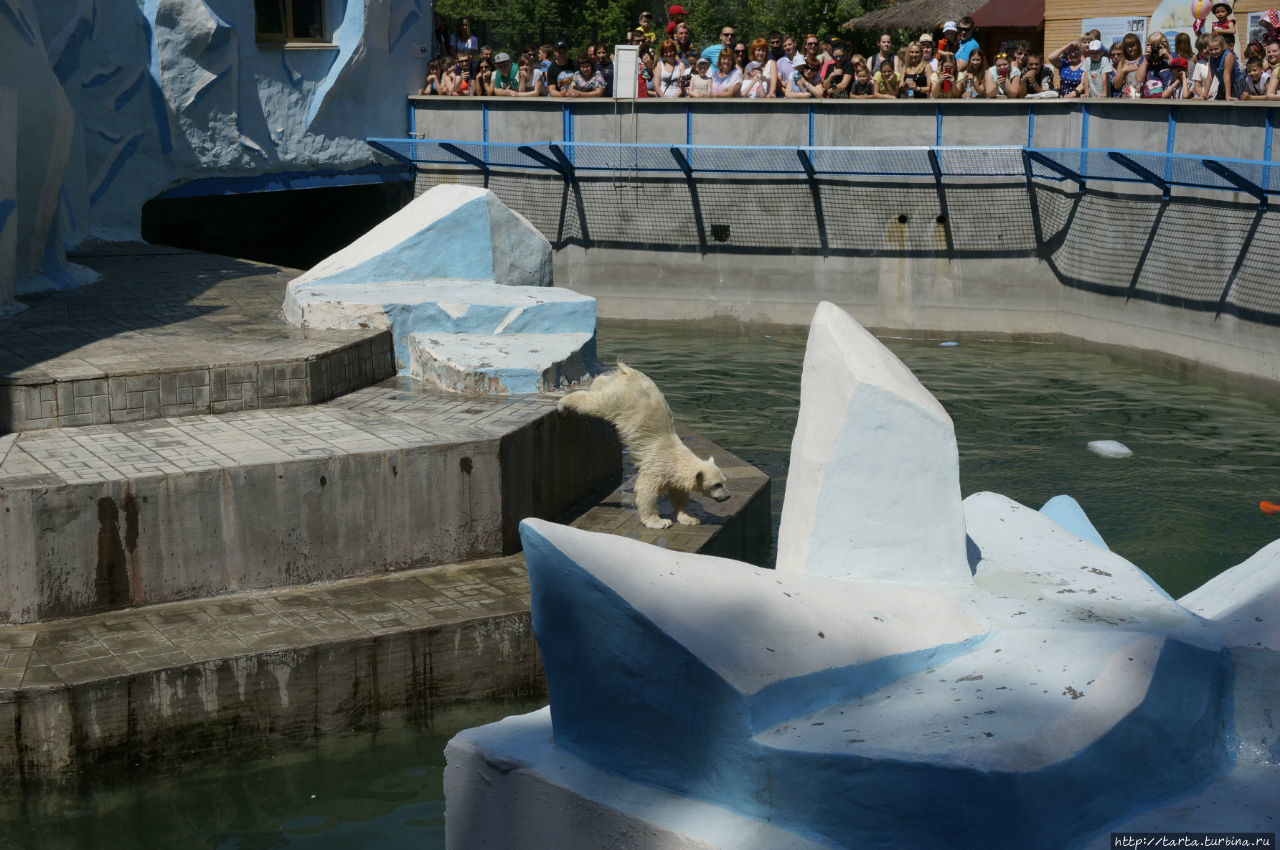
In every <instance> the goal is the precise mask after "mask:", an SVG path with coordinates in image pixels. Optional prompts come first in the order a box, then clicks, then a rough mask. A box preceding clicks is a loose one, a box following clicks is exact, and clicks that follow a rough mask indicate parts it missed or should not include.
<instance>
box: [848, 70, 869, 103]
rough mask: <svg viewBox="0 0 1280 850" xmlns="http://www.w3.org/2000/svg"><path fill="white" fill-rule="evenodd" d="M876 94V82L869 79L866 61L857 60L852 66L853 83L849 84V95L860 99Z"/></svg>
mask: <svg viewBox="0 0 1280 850" xmlns="http://www.w3.org/2000/svg"><path fill="white" fill-rule="evenodd" d="M875 96H876V84H875V83H874V82H873V81H872V79H871V71H870V70H868V68H867V66H866V63H864V62H858V63H856V64H854V66H853V85H851V86H849V97H851V98H856V99H858V100H862V99H865V98H872V97H875Z"/></svg>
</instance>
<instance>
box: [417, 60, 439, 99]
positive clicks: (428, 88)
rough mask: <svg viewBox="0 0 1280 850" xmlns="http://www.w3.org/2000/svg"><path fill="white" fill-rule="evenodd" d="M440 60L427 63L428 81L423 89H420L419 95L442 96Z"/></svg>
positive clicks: (423, 85)
mask: <svg viewBox="0 0 1280 850" xmlns="http://www.w3.org/2000/svg"><path fill="white" fill-rule="evenodd" d="M441 74H442V72H441V68H440V60H439V59H432V60H431V61H430V62H428V63H427V79H426V81H425V82H423V84H422V88H420V89H418V94H442V92H441V91H440V77H441Z"/></svg>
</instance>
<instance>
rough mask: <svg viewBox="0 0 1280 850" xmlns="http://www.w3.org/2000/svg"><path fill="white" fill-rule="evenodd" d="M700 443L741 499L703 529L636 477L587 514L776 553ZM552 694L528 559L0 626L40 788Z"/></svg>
mask: <svg viewBox="0 0 1280 850" xmlns="http://www.w3.org/2000/svg"><path fill="white" fill-rule="evenodd" d="M392 407H394V403H392ZM689 442H690V445H691V447H692V448H693V449H694V450H695V451H696V452H697V453H699V454H710V453H714V454H715V456H716V458H717V462H718V463H719V465H720V467H721V468H722V469H723V470H724V472H725V475H726V477H727V479H728V486H729V488H730V491H731V493H732V497H731V498H730V499H729V500H728V501H726V502H720V503H717V502H713V501H711V500H700V499H696V498H695V502H694V508H693V510H694V512H695V513H697V514H700V515H701V516H702V517H703V520H704V521H703V524H701V525H698V526H673V527H672V528H668V529H663V530H660V531H655V530H650V529H647V528H645V527H644V526H642V525H641V524H640V522H639V520H638V517H637V514H636V511H635V503H634V497H633V495H632V493H631V487H632V485H633V483H634V478H633V477H631V478H628V479H627V480H626V481H625V482H624V483H623V484H622V485H621V486H620V487H618V488H617V489H615V490H614V491H613V492H611V493H609V494H608V495H606V496H605V497H604V498H603V499H601V500H600V501H599V502H598V503H597V504H596V505H595V506H594V507H591V508H590V509H589V510H587V511H586V512H585V513H583V514H582V515H580V516H579V517H578V518H577V519H576V520H574V522H573V525H575V526H576V527H579V528H585V529H588V530H592V531H603V532H608V533H614V534H619V535H623V536H627V537H631V538H634V539H638V540H643V541H645V542H649V543H653V544H655V545H659V546H663V547H667V548H670V549H674V550H677V551H690V552H696V551H701V552H705V553H708V554H720V555H725V556H730V557H739V558H747V559H751V560H754V561H756V562H763V560H764V558H765V557H767V555H768V547H769V479H768V477H767V476H766V475H764V474H763V473H761V472H760V471H759V470H756V469H755V468H753V467H751V466H750V465H748V464H746V463H744V462H742V461H741V460H739V459H737V458H735V457H733V456H732V455H730V454H728V453H727V452H725V451H724V450H723V449H720V448H719V447H716V446H714V445H712V444H711V443H709V442H708V441H706V440H703V439H701V438H698V437H692V438H689ZM615 451H616V449H615ZM664 509H666V506H665V505H664ZM543 693H545V682H544V681H543V678H542V668H541V663H540V662H539V660H538V654H537V648H536V646H535V644H534V640H533V632H532V629H531V627H530V622H529V585H528V580H527V577H526V573H525V567H524V559H523V556H521V555H512V556H508V557H503V558H494V559H487V560H480V561H472V562H468V563H461V564H453V565H446V566H437V567H430V568H418V569H410V570H406V571H402V572H397V573H393V574H380V575H376V576H369V577H363V578H356V579H348V580H344V581H339V582H330V583H321V584H311V585H306V586H299V587H290V588H282V589H277V590H271V591H261V592H251V593H236V594H228V595H224V596H219V597H215V598H207V599H198V600H191V601H185V602H173V603H168V604H163V605H149V606H145V607H140V608H131V609H128V610H120V611H110V612H106V613H99V614H90V615H85V616H79V617H74V618H68V619H64V620H57V621H53V622H46V623H34V624H28V625H10V626H0V759H4V760H5V762H6V763H7V764H10V765H20V767H17V768H15V774H16V775H20V776H21V777H22V781H23V782H24V783H28V784H35V785H40V784H41V783H47V782H63V781H68V780H69V779H70V777H72V776H73V775H74V774H75V772H77V771H81V770H84V769H85V768H89V767H93V766H106V765H118V764H121V763H126V762H127V763H128V764H137V763H146V762H148V761H150V760H153V759H157V758H166V759H175V758H181V757H184V756H187V755H191V754H198V753H200V752H208V751H210V750H214V749H220V748H223V749H225V748H227V747H240V746H252V745H259V744H263V743H264V742H271V741H275V742H281V741H283V742H291V741H298V740H302V739H310V738H314V737H317V736H320V735H324V734H327V733H330V732H348V731H350V730H353V729H371V728H376V727H377V725H378V724H379V723H383V722H387V721H390V720H392V719H398V720H409V721H411V722H419V723H425V722H428V721H429V720H430V718H431V714H432V712H433V711H436V710H439V709H440V708H443V707H446V706H449V705H452V704H457V703H461V702H466V701H473V700H481V699H486V698H493V697H503V696H537V695H540V694H543ZM11 790H13V789H11ZM19 790H21V789H19Z"/></svg>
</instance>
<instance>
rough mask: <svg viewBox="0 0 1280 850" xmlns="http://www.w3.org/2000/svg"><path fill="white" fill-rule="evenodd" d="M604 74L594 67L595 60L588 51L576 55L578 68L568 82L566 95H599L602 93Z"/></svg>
mask: <svg viewBox="0 0 1280 850" xmlns="http://www.w3.org/2000/svg"><path fill="white" fill-rule="evenodd" d="M604 86H605V82H604V74H602V73H600V71H599V69H597V68H596V63H595V60H594V59H592V58H591V54H590V53H583V54H582V55H581V56H579V57H578V70H577V71H576V72H575V73H574V75H573V82H571V83H570V84H569V90H568V91H566V92H565V96H566V97H601V96H603V95H604Z"/></svg>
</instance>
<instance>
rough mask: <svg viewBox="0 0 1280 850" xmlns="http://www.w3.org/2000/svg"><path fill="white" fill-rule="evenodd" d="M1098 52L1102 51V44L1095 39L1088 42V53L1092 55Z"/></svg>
mask: <svg viewBox="0 0 1280 850" xmlns="http://www.w3.org/2000/svg"><path fill="white" fill-rule="evenodd" d="M1099 50H1102V42H1100V41H1098V40H1097V39H1096V38H1095V39H1094V40H1093V41H1091V42H1089V52H1090V53H1093V52H1095V51H1099Z"/></svg>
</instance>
